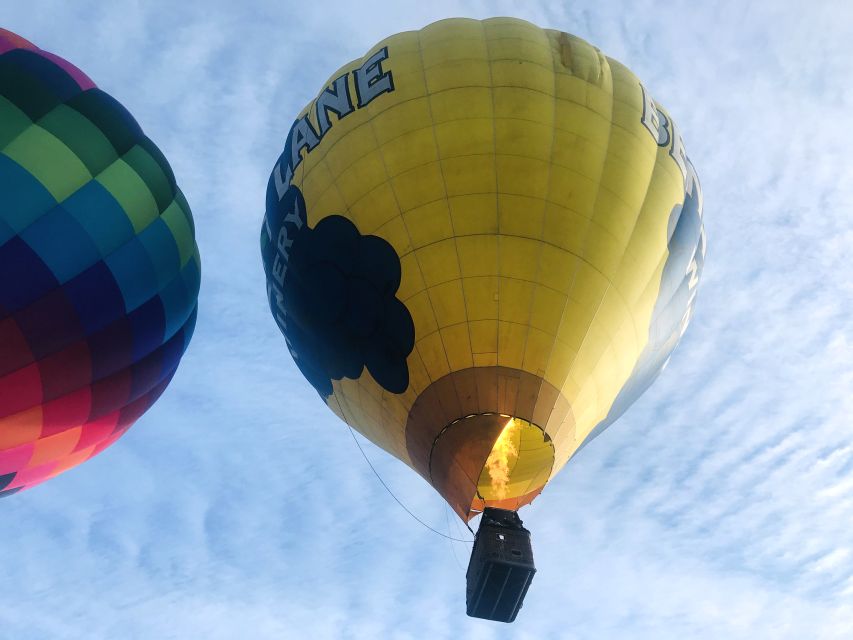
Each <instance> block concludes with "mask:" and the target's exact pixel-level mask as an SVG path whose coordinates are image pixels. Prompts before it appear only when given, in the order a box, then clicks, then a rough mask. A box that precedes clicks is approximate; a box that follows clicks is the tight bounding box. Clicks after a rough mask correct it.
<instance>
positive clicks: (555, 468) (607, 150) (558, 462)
mask: <svg viewBox="0 0 853 640" xmlns="http://www.w3.org/2000/svg"><path fill="white" fill-rule="evenodd" d="M604 61H605V62H606V58H605V59H604ZM601 62H602V58H599V64H600V63H601ZM608 70H609V66H608ZM586 83H587V87H588V86H589V85H591V84H592V82H590V81H589V80H586ZM587 90H588V89H587ZM615 93H616V92H615V87H614V85H613V80H612V75H611V83H610V100H611V102H610V125H609V126H608V129H607V144H606V146H605V149H604V155H603V159H602V163H601V173H600V176H599V180H598V184H599V186H598V190H596V194H595V201H594V202H593V206H592V209H591V212H592V217H593V218H594V217H595V210H596V207H597V206H598V199H599V194H600V189H601V178H602V177H603V176H604V171H605V169H606V167H607V159H608V156H609V154H610V142H611V140H612V131H613V104H614V101H615ZM589 224H592V218H591V219H590V223H589ZM588 237H589V225H587V227H586V228H585V229H584V239H583V240H582V241H581V246H582V247H584V248H585V247H586V242H587V238H588ZM579 269H580V265H579V264H578V266H576V267H575V272H574V274H573V275H572V284H571V285H570V287H569V296H567V298H566V304H565V305H564V306H563V311H562V313H561V314H560V321H559V323H558V325H557V326H558V327H559V326H560V325H561V324H562V323H563V318H564V316H565V314H566V310H567V309H568V303H569V300H570V299H571V291H572V289H574V286H575V282H576V280H577V274H578V271H579ZM602 275H603V274H602ZM605 278H606V277H605ZM610 286H611V285H610V280H609V279H607V287H606V288H605V290H604V292H603V293H602V295H601V298H600V299H599V301H598V305H597V307H596V309H595V311H594V312H593V315H592V319H591V320H590V323H589V325H587V331H586V333H584V337H583V340H582V341H581V344H580V346H579V347H578V349H577V353H576V354H575V357H574V359H573V361H572V364H571V366H570V367H569V369H568V371H567V373H566V379H565V380H563V382H562V383H561V384H560V385H559V386H558V387H557V388H558V389H559V390H560V392H561V393H562V391H563V387H564V386H565V383H566V381H567V380H569V379H570V378H571V377H572V370H573V369H574V368H575V367H576V365H577V359H578V357H579V356H580V354H581V350H582V349H583V344H584V343H585V342H586V339H587V337H588V336H589V328H590V327H592V325H593V323H594V322H595V317H596V316H597V315H598V311H599V309H601V304H602V302H603V301H604V298H605V296H606V295H607V292H608V291H609V290H610ZM558 330H559V329H558ZM555 346H556V342H555ZM552 355H553V348H552ZM549 363H550V357H549ZM555 386H557V385H555ZM592 390H593V391H594V393H595V396H596V399H597V397H598V389H597V388H596V387H595V386H594V387H592ZM570 404H571V401H570ZM564 424H565V423H564V422H561V423H560V424H559V425H557V428H556V430H555V431H554V433H553V435H551V438H552V440H554V441H555V442H556V441H557V439H558V437H559V434H560V431H561V430H562V429H563V425H564ZM573 427H574V429H575V438H577V423H575V424H574V425H573ZM549 435H550V434H549ZM576 450H577V447H575V449H573V450H572V451H571V452H567V457H566V460H565V461H561V460H560V459H559V458H558V454H559V452H558V451H556V447H555V456H554V466H553V469H552V472H551V478H553V477H554V475H555V474H556V473H557V472H558V471H559V470H560V469H561V468H562V467H563V466H564V465H565V463H566V462H568V460H569V459H571V457H572V454H573V453H574V451H576Z"/></svg>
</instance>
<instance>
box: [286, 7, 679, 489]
mask: <svg viewBox="0 0 853 640" xmlns="http://www.w3.org/2000/svg"><path fill="white" fill-rule="evenodd" d="M383 47H387V49H388V57H387V59H385V60H384V61H383V62H382V68H383V70H385V71H390V72H391V73H392V74H393V79H394V90H393V91H391V92H387V93H384V94H382V95H380V96H378V97H376V99H374V100H372V101H371V102H370V103H369V104H368V105H367V106H366V107H364V108H356V109H354V110H353V111H352V112H351V113H349V114H347V115H346V116H345V117H343V118H338V117H337V116H336V115H334V114H330V115H329V120H330V122H331V127H330V128H329V129H328V131H326V133H325V135H324V136H323V137H322V139H321V140H320V142H319V144H317V146H316V147H315V148H314V149H312V150H311V151H310V152H305V153H303V158H304V159H303V160H302V162H301V163H300V165H299V166H298V167H297V169H296V171H295V173H294V183H295V184H298V185H299V186H300V188H301V189H302V192H303V195H304V197H305V200H306V203H307V210H308V224H309V226H310V227H314V226H315V225H316V224H317V223H318V222H319V220H321V219H322V218H324V217H326V216H328V215H331V214H337V215H344V216H346V217H347V218H349V219H350V220H352V221H353V222H354V223H355V225H356V226H357V227H358V229H359V232H360V233H362V234H373V235H378V236H380V237H382V238H384V239H385V240H387V241H388V242H389V243H390V244H391V245H392V246H393V247H394V249H395V251H397V253H398V255H399V256H400V263H401V270H402V275H401V284H400V288H399V290H398V297H399V299H400V300H402V301H403V302H404V303H405V304H406V307H407V309H408V310H409V313H410V314H411V316H412V319H413V322H414V326H415V348H414V350H413V351H412V353H411V354H410V355H409V357H408V361H407V364H408V368H409V376H410V386H409V389H408V390H407V391H406V393H404V394H400V395H395V394H390V393H388V392H385V391H383V390H382V389H381V388H380V387H379V385H378V384H377V383H376V382H375V381H374V380H373V379H372V377H371V376H370V374H369V372H368V371H367V370H366V369H365V371H364V372H363V374H362V376H361V377H360V378H359V379H358V380H349V379H346V378H345V379H343V380H341V381H337V380H336V381H334V382H333V386H334V394H333V396H332V397H331V398H330V399H329V405H330V406H331V407H332V408H333V410H334V411H335V412H336V413H338V415H341V416H342V417H343V418H344V419H345V420H346V421H347V422H348V423H349V424H351V425H352V426H353V427H355V428H356V429H358V430H359V431H360V432H362V433H363V434H365V435H366V436H367V437H369V438H370V439H371V440H373V441H374V442H376V443H377V444H379V445H380V446H382V447H384V448H385V449H386V450H388V451H389V452H391V453H392V454H393V455H395V456H396V457H398V458H400V459H402V460H404V461H407V460H408V456H407V453H406V438H405V427H406V420H407V415H408V411H409V409H410V408H411V406H412V404H413V403H414V401H415V400H416V399H417V396H418V394H419V393H420V392H421V391H423V389H425V388H426V387H427V386H428V385H429V384H430V383H431V382H434V381H436V380H438V379H439V378H441V377H442V376H445V375H447V374H448V373H450V372H451V371H460V370H463V369H466V368H469V367H472V366H474V367H477V366H495V365H501V366H505V367H511V368H516V369H521V370H523V371H526V372H529V373H531V374H534V375H538V376H542V377H544V379H545V380H546V381H547V382H548V383H550V384H551V385H553V386H554V387H556V388H557V389H559V390H560V391H561V392H562V394H563V395H564V397H565V398H566V399H567V400H568V402H569V404H570V406H571V411H572V414H573V416H574V424H568V423H566V424H565V425H559V424H557V425H553V424H550V423H549V425H548V427H547V428H548V433H549V435H550V436H551V437H552V438H553V444H554V453H553V456H554V458H553V465H551V464H550V463H549V465H548V471H547V473H556V472H557V471H558V470H559V469H560V468H561V467H562V466H563V465H564V464H565V463H566V462H567V461H568V459H569V458H570V457H571V455H572V454H573V453H574V452H575V450H576V449H577V447H578V446H579V445H580V444H581V443H582V441H583V438H584V437H585V436H586V434H588V433H589V432H590V431H591V430H592V429H593V428H594V427H595V425H597V424H598V423H599V422H600V421H601V420H602V419H603V418H604V417H605V416H606V415H607V413H608V411H609V410H610V408H611V406H612V404H613V401H614V399H615V397H616V395H617V394H618V392H619V390H620V389H621V388H622V386H623V385H624V383H625V381H626V379H627V378H628V376H629V374H630V373H631V370H632V368H633V366H634V364H635V363H636V361H637V357H638V356H639V354H640V352H641V351H642V350H643V348H644V347H645V344H646V341H647V339H648V328H649V322H650V318H651V313H652V309H653V306H654V304H655V301H656V299H657V290H658V286H659V283H660V276H661V273H662V269H663V264H664V261H665V259H666V256H667V248H666V241H667V235H666V226H667V222H668V215H669V212H670V211H671V210H672V208H673V206H675V205H676V204H679V203H680V202H682V201H683V198H684V188H683V177H682V175H681V174H680V172H679V170H678V168H677V166H676V165H675V162H674V161H673V159H672V157H671V156H670V155H669V153H668V148H667V147H658V145H657V143H656V141H655V140H654V139H653V137H652V135H651V134H650V133H649V131H648V130H647V129H646V127H645V126H644V125H643V123H642V116H643V95H642V91H641V89H640V85H639V82H638V80H637V79H636V78H635V77H634V76H633V74H632V73H631V72H630V71H629V70H628V69H626V68H625V67H624V66H622V65H621V64H618V63H616V62H615V61H612V60H610V59H608V58H606V57H605V56H603V55H602V54H601V53H600V52H599V51H598V50H597V49H595V48H593V47H592V46H590V45H589V44H587V43H586V42H584V41H583V40H580V39H579V38H576V37H574V36H570V35H568V34H564V33H560V32H556V31H547V30H543V29H540V28H538V27H536V26H534V25H531V24H529V23H526V22H523V21H520V20H514V19H509V18H496V19H490V20H485V21H482V22H480V21H475V20H468V19H453V20H445V21H441V22H438V23H435V24H433V25H430V26H428V27H426V28H424V29H423V30H421V31H419V32H407V33H403V34H397V35H395V36H392V37H391V38H388V39H386V40H385V41H383V42H380V43H378V44H377V45H376V46H375V47H373V48H372V49H371V50H370V52H368V55H367V56H365V58H364V59H363V60H366V59H367V57H369V55H370V54H371V53H373V52H377V51H380V50H381V49H382V48H383ZM363 60H356V61H353V62H352V63H350V64H348V65H345V66H344V67H342V68H341V69H340V70H338V71H337V72H336V73H335V74H333V75H332V76H330V78H329V80H328V82H327V85H325V86H328V85H329V84H331V83H332V82H334V80H335V79H336V78H338V77H341V76H342V75H343V74H345V73H348V74H349V76H348V78H347V82H348V83H349V90H350V94H351V96H352V99H353V101H355V99H356V89H357V86H356V80H355V78H354V71H355V70H356V69H358V68H359V67H360V66H361V65H362V62H363ZM304 114H307V117H308V120H309V121H310V122H311V123H312V125H313V126H314V128H315V130H317V131H319V124H318V122H317V117H316V113H314V112H312V110H311V108H306V110H305V111H303V114H302V115H304ZM542 426H543V427H544V426H545V425H542ZM540 433H541V432H540ZM549 446H550V445H549ZM519 464H520V465H521V467H520V468H522V469H524V468H526V467H525V465H531V468H534V467H536V468H538V467H537V464H538V463H536V462H535V461H533V460H532V459H531V460H527V459H525V460H523V461H522V462H520V463H519ZM539 473H541V471H540V472H539ZM546 475H547V474H546ZM538 481H539V480H538V479H537V480H536V482H538ZM542 482H544V479H543V480H542ZM525 483H526V484H525V487H524V489H525V490H530V489H531V488H532V485H530V478H527V480H525ZM533 484H535V482H534V483H533ZM519 490H520V489H519Z"/></svg>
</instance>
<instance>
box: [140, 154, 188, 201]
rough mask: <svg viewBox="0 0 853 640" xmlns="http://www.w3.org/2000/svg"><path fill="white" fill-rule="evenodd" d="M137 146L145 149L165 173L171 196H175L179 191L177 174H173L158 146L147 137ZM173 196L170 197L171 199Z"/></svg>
mask: <svg viewBox="0 0 853 640" xmlns="http://www.w3.org/2000/svg"><path fill="white" fill-rule="evenodd" d="M137 144H138V145H139V146H140V147H142V148H143V149H145V150H146V151H147V152H148V155H150V156H151V158H152V159H153V160H154V162H156V163H157V164H158V165H159V166H160V170H161V171H162V172H163V175H165V176H166V180H168V181H169V187H170V189H171V191H170V194H172V195H174V193H175V191H177V189H178V185H177V183H176V182H175V174H174V173H173V172H172V167H170V166H169V161H168V160H166V156H164V155H163V152H162V151H160V149H158V148H157V145H156V144H154V143H153V142H152V141H151V138H148V137H145V138H143V139H142V140H139V141H138V142H137ZM172 195H170V196H169V197H170V198H171V197H172ZM166 206H169V203H166Z"/></svg>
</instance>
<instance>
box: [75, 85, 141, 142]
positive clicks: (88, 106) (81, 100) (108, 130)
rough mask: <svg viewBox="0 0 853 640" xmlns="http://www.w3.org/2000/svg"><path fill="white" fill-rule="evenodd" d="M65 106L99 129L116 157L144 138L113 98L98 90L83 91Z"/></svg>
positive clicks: (136, 125)
mask: <svg viewBox="0 0 853 640" xmlns="http://www.w3.org/2000/svg"><path fill="white" fill-rule="evenodd" d="M66 104H67V105H68V106H69V107H71V108H72V109H75V110H76V111H79V112H80V113H81V114H83V115H84V116H85V117H86V118H88V119H89V120H90V121H91V122H92V123H93V124H94V125H95V126H96V127H97V128H98V129H100V130H101V132H102V133H103V134H104V135H105V136H106V137H107V139H108V140H109V141H110V144H112V145H113V147H114V148H115V150H116V153H117V155H120V156H121V155H124V154H125V153H127V152H128V151H129V150H130V148H131V147H133V145H135V144H136V143H137V142H138V141H139V140H141V139H143V138H144V137H145V136H144V135H143V133H142V130H141V129H140V128H139V125H138V124H137V123H136V120H134V119H133V117H132V116H131V115H130V114H129V113H128V112H127V110H126V109H125V108H124V107H123V106H121V104H119V103H118V101H116V100H115V98H113V97H112V96H110V95H108V94H106V93H105V92H103V91H101V90H100V89H90V90H89V91H84V92H83V93H80V94H78V95H76V96H74V97H73V98H71V99H70V100H69V101H68V102H66Z"/></svg>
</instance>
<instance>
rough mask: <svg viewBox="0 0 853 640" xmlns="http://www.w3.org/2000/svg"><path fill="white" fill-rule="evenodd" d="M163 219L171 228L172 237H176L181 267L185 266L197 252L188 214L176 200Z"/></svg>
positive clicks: (164, 213)
mask: <svg viewBox="0 0 853 640" xmlns="http://www.w3.org/2000/svg"><path fill="white" fill-rule="evenodd" d="M161 217H162V219H163V222H165V223H166V224H167V225H168V226H169V229H170V230H171V232H172V235H173V236H175V244H176V245H177V246H178V253H179V254H180V256H181V266H183V265H185V264H186V263H187V261H188V260H189V259H190V258H192V256H193V253H194V252H195V251H196V248H195V239H194V238H193V231H192V228H191V227H190V224H189V222H188V220H187V214H186V213H184V210H183V209H182V208H181V206H180V205H179V204H178V203H177V200H176V201H175V202H173V203H172V204H171V205H169V207H168V208H167V209H166V210H165V211H164V212H163V215H162V216H161Z"/></svg>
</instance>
